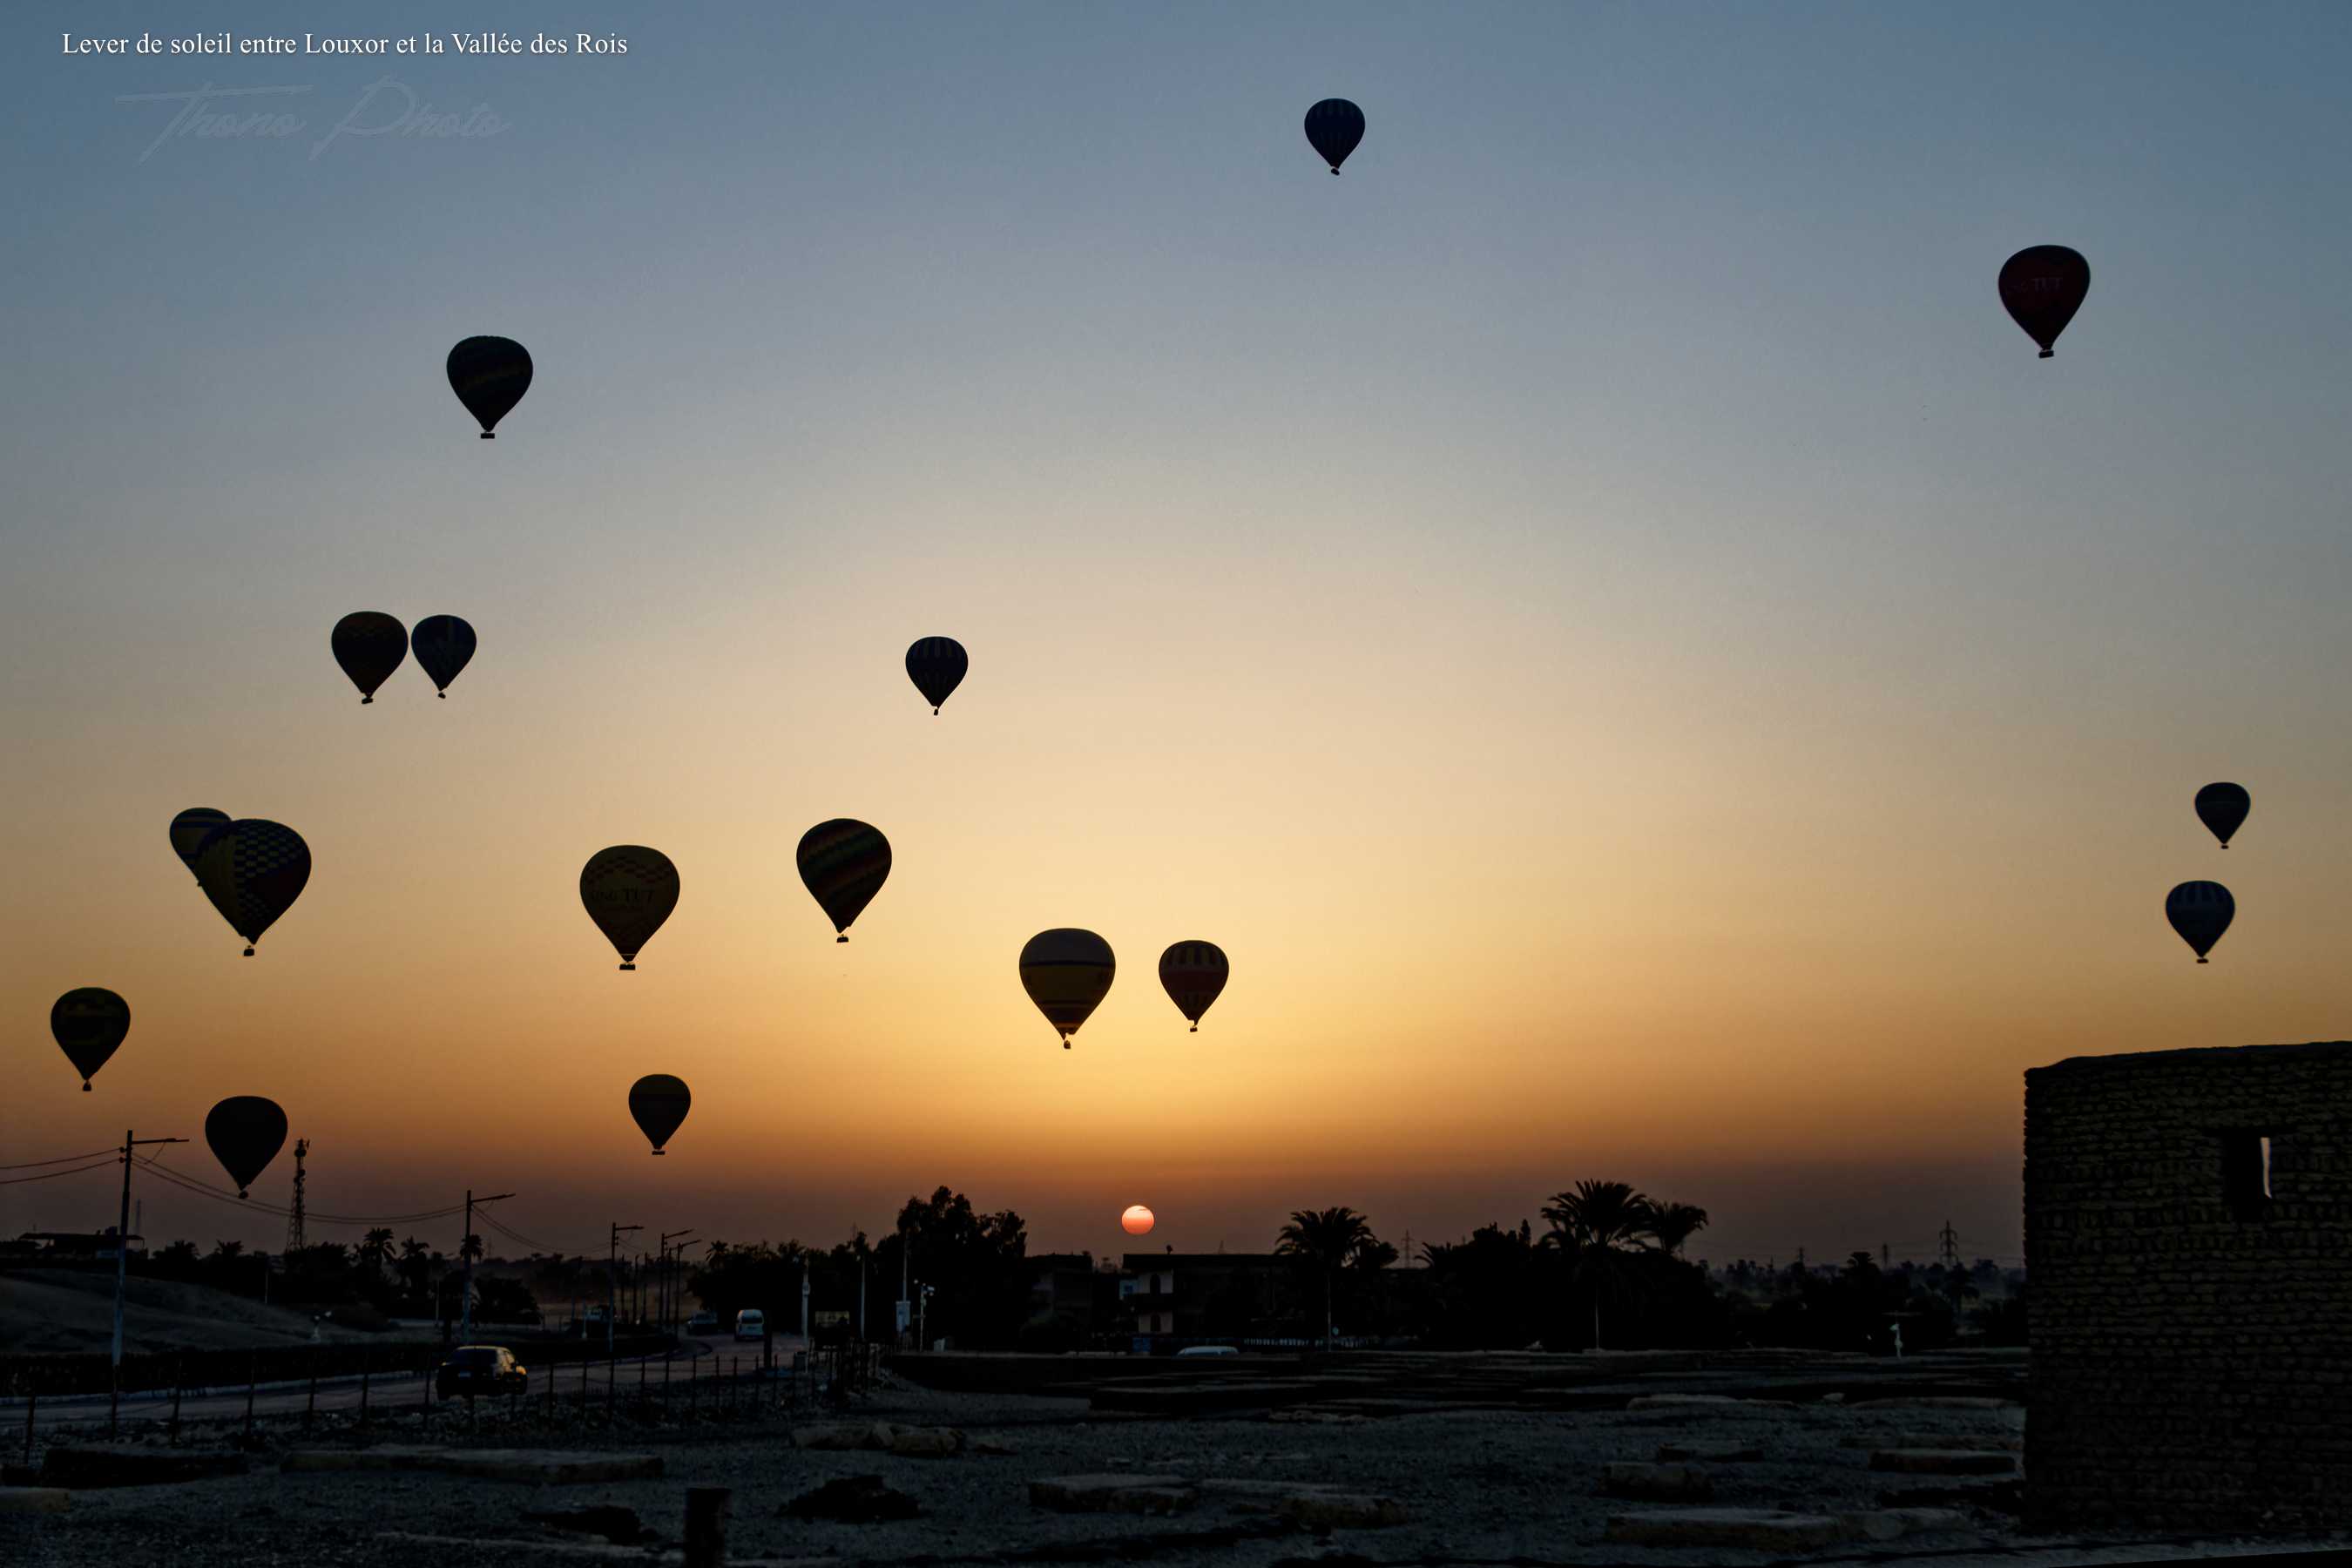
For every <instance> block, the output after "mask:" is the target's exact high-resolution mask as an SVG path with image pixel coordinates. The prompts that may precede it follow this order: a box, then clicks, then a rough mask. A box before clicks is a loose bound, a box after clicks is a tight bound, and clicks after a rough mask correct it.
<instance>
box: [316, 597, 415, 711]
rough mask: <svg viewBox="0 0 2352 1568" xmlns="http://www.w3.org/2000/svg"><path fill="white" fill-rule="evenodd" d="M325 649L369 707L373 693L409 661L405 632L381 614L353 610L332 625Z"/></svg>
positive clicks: (395, 622)
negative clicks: (403, 660)
mask: <svg viewBox="0 0 2352 1568" xmlns="http://www.w3.org/2000/svg"><path fill="white" fill-rule="evenodd" d="M327 646H328V647H331V648H333V649H334V650H335V662H336V663H337V664H340V665H341V666H342V667H343V673H344V674H345V675H348V676H350V677H351V678H352V685H353V686H356V687H358V688H359V689H360V701H361V702H362V703H369V702H373V701H374V700H375V689H376V688H377V687H379V686H382V685H383V683H384V682H385V681H386V680H388V679H391V677H392V672H393V671H394V670H395V669H398V668H400V661H401V660H402V659H404V658H407V657H408V628H407V627H406V626H402V625H401V624H400V623H399V622H398V621H396V620H394V619H393V618H392V617H391V616H387V615H385V614H384V613H383V611H381V610H354V611H352V613H351V614H350V615H348V616H344V617H343V618H342V619H341V620H340V621H337V622H336V623H335V629H334V631H333V632H332V633H331V634H330V635H329V636H328V638H327Z"/></svg>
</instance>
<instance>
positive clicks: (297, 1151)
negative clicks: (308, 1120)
mask: <svg viewBox="0 0 2352 1568" xmlns="http://www.w3.org/2000/svg"><path fill="white" fill-rule="evenodd" d="M308 1153H310V1140H309V1139H308V1138H297V1139H296V1140H294V1212H293V1213H292V1214H290V1215H288V1216H287V1218H286V1250H287V1251H289V1252H299V1251H301V1250H302V1247H303V1245H304V1242H303V1237H302V1182H303V1177H304V1172H303V1170H302V1158H303V1156H304V1155H306V1154H308Z"/></svg>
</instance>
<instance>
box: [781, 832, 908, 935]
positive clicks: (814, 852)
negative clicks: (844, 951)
mask: <svg viewBox="0 0 2352 1568" xmlns="http://www.w3.org/2000/svg"><path fill="white" fill-rule="evenodd" d="M794 859H795V860H796V861H797V863H798V864H799V866H800V872H801V885H802V886H803V887H804V888H806V889H808V890H809V894H810V896H811V897H812V898H814V899H815V900H816V904H817V908H819V909H821V910H824V918H825V919H827V920H829V921H832V922H833V929H834V931H835V933H836V934H835V939H834V940H835V941H836V942H847V941H848V940H849V928H850V926H851V925H852V924H853V923H855V922H856V919H857V917H858V916H859V915H860V914H862V913H864V912H865V909H866V905H868V904H870V903H872V902H873V901H874V895H875V894H877V893H878V892H880V891H881V890H882V884H883V883H884V882H886V881H887V880H888V879H889V877H890V841H889V840H888V839H887V838H885V837H882V830H881V829H880V828H878V827H873V826H867V825H866V824H865V823H863V822H859V821H856V820H855V819H854V818H851V817H846V816H836V817H835V818H834V819H833V820H832V821H830V822H820V823H818V824H817V825H816V826H814V827H812V828H810V829H809V830H808V831H807V832H806V833H803V834H802V835H801V844H800V848H799V850H798V851H797V853H796V854H795V856H794Z"/></svg>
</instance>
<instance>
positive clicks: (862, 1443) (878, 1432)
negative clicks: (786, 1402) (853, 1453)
mask: <svg viewBox="0 0 2352 1568" xmlns="http://www.w3.org/2000/svg"><path fill="white" fill-rule="evenodd" d="M894 1436H897V1432H896V1430H895V1429H894V1428H893V1427H892V1426H891V1425H890V1424H889V1423H888V1422H887V1421H834V1422H827V1423H825V1424H824V1425H821V1426H795V1427H793V1447H795V1448H818V1449H824V1450H826V1451H831V1452H838V1451H845V1450H855V1449H859V1448H887V1447H889V1446H890V1439H891V1438H892V1437H894Z"/></svg>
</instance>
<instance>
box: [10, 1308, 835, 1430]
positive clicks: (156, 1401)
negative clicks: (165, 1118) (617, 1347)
mask: <svg viewBox="0 0 2352 1568" xmlns="http://www.w3.org/2000/svg"><path fill="white" fill-rule="evenodd" d="M760 1348H761V1347H760V1346H759V1344H758V1343H756V1342H744V1343H741V1344H738V1343H736V1342H735V1341H734V1340H733V1339H732V1338H731V1337H709V1338H690V1339H688V1340H687V1341H686V1342H685V1345H684V1347H683V1348H681V1349H680V1350H678V1351H677V1352H675V1353H674V1354H672V1355H669V1356H641V1357H634V1358H632V1357H624V1358H623V1359H622V1360H621V1362H620V1363H619V1364H618V1365H617V1367H616V1366H614V1363H609V1362H587V1363H561V1364H558V1365H553V1366H545V1367H539V1366H531V1365H530V1362H529V1361H527V1360H525V1361H523V1364H524V1365H525V1366H526V1367H528V1368H530V1393H529V1394H527V1395H526V1396H525V1397H527V1398H530V1399H536V1400H539V1401H541V1402H544V1401H545V1400H546V1398H547V1389H548V1379H549V1378H551V1377H552V1378H553V1379H554V1380H555V1387H556V1397H557V1398H558V1399H559V1400H562V1401H567V1402H569V1401H575V1400H577V1399H578V1398H579V1397H580V1388H581V1376H582V1372H583V1367H584V1368H585V1371H586V1375H587V1388H588V1397H589V1398H590V1399H591V1400H596V1399H604V1398H608V1397H612V1396H614V1395H617V1396H619V1397H622V1398H626V1397H628V1396H629V1395H630V1394H634V1393H635V1391H636V1390H637V1388H638V1387H639V1386H640V1385H642V1386H644V1387H646V1388H647V1389H649V1390H650V1389H655V1388H658V1387H659V1386H660V1385H661V1384H662V1381H663V1379H664V1378H665V1377H667V1379H668V1380H669V1383H670V1386H671V1389H672V1394H673V1397H676V1396H677V1395H679V1394H682V1393H683V1392H684V1384H686V1383H687V1382H688V1380H689V1379H698V1378H712V1377H725V1376H727V1375H730V1373H741V1374H743V1375H746V1376H748V1375H750V1374H751V1372H752V1371H753V1370H754V1369H755V1368H757V1367H758V1365H759V1363H760ZM801 1349H803V1341H802V1340H801V1339H800V1338H799V1337H798V1336H797V1335H786V1334H779V1335H777V1336H776V1339H775V1341H774V1355H775V1361H776V1364H777V1365H778V1366H779V1367H782V1368H790V1367H791V1365H792V1362H793V1353H794V1352H797V1351H799V1350H801ZM529 1353H530V1352H529V1351H528V1350H526V1351H525V1352H523V1355H525V1356H527V1355H528V1354H529ZM517 1359H518V1360H522V1357H521V1356H519V1357H518V1358H517ZM665 1363H667V1364H665ZM616 1378H617V1381H618V1384H619V1386H618V1387H617V1388H615V1389H613V1390H611V1391H610V1394H608V1393H607V1385H608V1384H611V1383H613V1382H614V1380H615V1379H616ZM432 1385H433V1379H432V1375H431V1374H430V1373H423V1374H420V1373H382V1374H378V1375H376V1376H373V1377H370V1378H368V1379H366V1380H365V1385H364V1395H365V1398H366V1400H367V1404H368V1407H369V1408H370V1409H371V1410H375V1411H392V1410H415V1409H416V1408H417V1407H418V1406H419V1405H423V1404H424V1403H425V1400H426V1396H427V1395H428V1394H430V1393H431V1391H432ZM361 1398H362V1379H360V1378H357V1377H339V1378H327V1379H321V1380H320V1383H319V1384H318V1388H317V1392H316V1394H313V1393H312V1391H311V1388H310V1384H307V1383H304V1384H292V1385H288V1384H266V1385H264V1386H262V1387H261V1388H259V1389H257V1391H256V1392H255V1393H254V1394H253V1413H254V1415H257V1416H262V1415H300V1414H301V1413H302V1412H303V1411H304V1410H305V1409H306V1408H307V1409H312V1410H318V1411H348V1410H357V1409H358V1408H359V1407H360V1401H361ZM314 1399H315V1401H316V1403H315V1404H314V1403H313V1400H314ZM464 1404H465V1402H464V1401H463V1400H462V1399H458V1400H448V1401H440V1400H436V1401H434V1405H435V1407H436V1409H441V1408H463V1406H464ZM245 1407H246V1393H245V1390H244V1389H242V1388H239V1389H236V1390H235V1391H234V1392H214V1393H208V1394H203V1395H200V1396H199V1395H193V1394H192V1395H186V1396H184V1397H183V1398H182V1399H181V1401H180V1419H181V1420H182V1421H184V1422H187V1421H241V1420H243V1419H244V1418H245ZM106 1412H107V1401H106V1396H105V1395H103V1394H95V1395H92V1394H79V1395H75V1396H73V1397H71V1398H65V1399H44V1400H41V1401H40V1402H39V1403H38V1404H37V1405H36V1406H35V1407H34V1413H33V1421H34V1426H35V1428H36V1429H37V1430H53V1429H55V1428H57V1427H59V1426H82V1427H87V1426H89V1425H91V1424H92V1423H93V1422H95V1423H97V1424H99V1425H100V1426H103V1425H104V1424H105V1421H106ZM171 1414H172V1396H171V1394H169V1393H168V1392H166V1393H163V1394H126V1395H125V1396H124V1397H123V1400H122V1405H121V1410H120V1412H119V1418H120V1419H121V1421H122V1422H124V1423H126V1424H127V1423H130V1422H134V1421H162V1420H167V1419H169V1418H170V1416H171ZM12 1423H13V1425H11V1424H12ZM24 1429H25V1405H24V1402H23V1401H22V1400H16V1401H11V1402H8V1403H6V1404H0V1434H5V1433H9V1432H14V1433H16V1434H21V1433H22V1432H23V1431H24ZM0 1442H5V1437H0Z"/></svg>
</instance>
